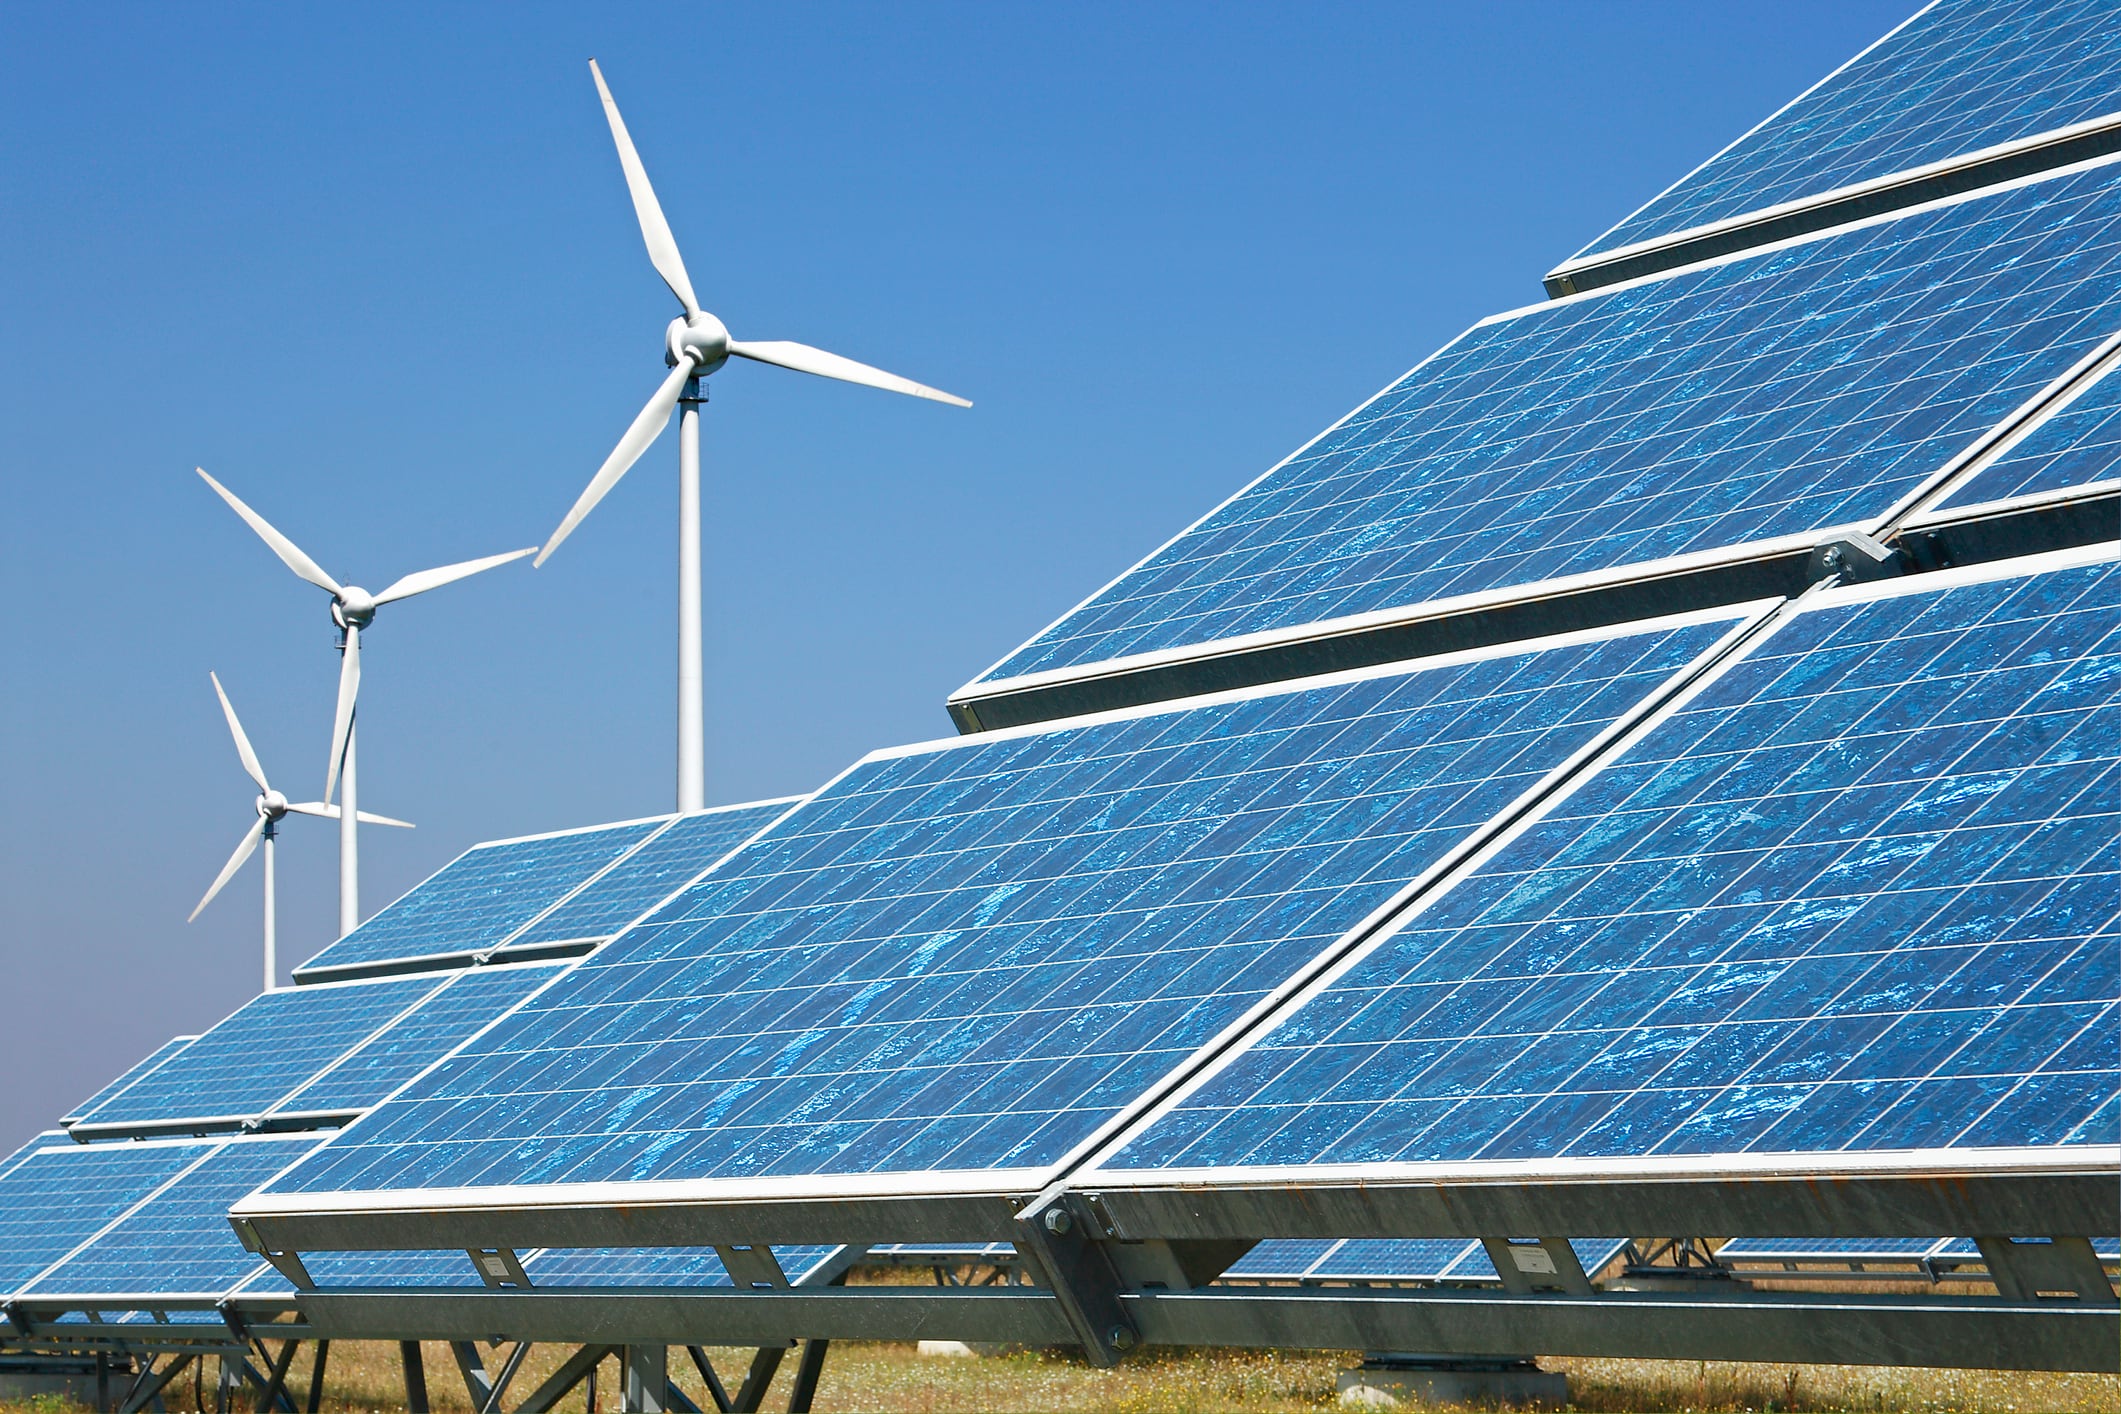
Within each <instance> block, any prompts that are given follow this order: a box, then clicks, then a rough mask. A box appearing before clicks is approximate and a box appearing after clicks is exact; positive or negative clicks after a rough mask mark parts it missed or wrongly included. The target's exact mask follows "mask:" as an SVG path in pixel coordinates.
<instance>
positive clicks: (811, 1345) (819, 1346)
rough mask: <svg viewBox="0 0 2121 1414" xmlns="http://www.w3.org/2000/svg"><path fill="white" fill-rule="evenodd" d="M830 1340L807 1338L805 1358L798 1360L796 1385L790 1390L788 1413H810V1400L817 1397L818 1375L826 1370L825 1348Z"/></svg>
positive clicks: (804, 1349)
mask: <svg viewBox="0 0 2121 1414" xmlns="http://www.w3.org/2000/svg"><path fill="white" fill-rule="evenodd" d="M829 1344H830V1342H829V1341H823V1340H806V1341H804V1342H803V1358H802V1359H801V1360H799V1361H797V1362H796V1367H795V1386H794V1388H792V1389H790V1390H789V1392H788V1414H810V1401H811V1400H813V1399H815V1398H816V1397H817V1381H818V1376H819V1375H822V1374H823V1373H824V1372H825V1348H826V1346H827V1345H829Z"/></svg>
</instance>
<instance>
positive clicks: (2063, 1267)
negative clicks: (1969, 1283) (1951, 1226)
mask: <svg viewBox="0 0 2121 1414" xmlns="http://www.w3.org/2000/svg"><path fill="white" fill-rule="evenodd" d="M1974 1245H1975V1246H1976V1247H1979V1248H1980V1249H1981V1260H1982V1261H1984V1262H1986V1263H1988V1275H1989V1280H1991V1281H1993V1282H1995V1283H1996V1292H1997V1294H1998V1295H2000V1296H2001V1297H2003V1299H2004V1300H2006V1301H2018V1302H2025V1303H2028V1304H2029V1303H2031V1302H2035V1301H2081V1302H2083V1303H2085V1304H2086V1305H2089V1306H2115V1305H2121V1297H2116V1296H2115V1295H2114V1287H2113V1283H2112V1281H2110V1280H2109V1279H2108V1277H2107V1275H2106V1268H2105V1267H2104V1266H2103V1265H2102V1264H2101V1263H2100V1261H2099V1254H2098V1253H2097V1252H2094V1251H2093V1250H2092V1244H2091V1239H2090V1238H2088V1237H1977V1238H1975V1239H1974Z"/></svg>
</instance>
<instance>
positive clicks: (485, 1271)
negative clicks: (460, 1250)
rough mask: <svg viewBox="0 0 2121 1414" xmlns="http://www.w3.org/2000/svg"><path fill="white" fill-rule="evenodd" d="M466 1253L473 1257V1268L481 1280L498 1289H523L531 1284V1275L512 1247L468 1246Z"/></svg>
mask: <svg viewBox="0 0 2121 1414" xmlns="http://www.w3.org/2000/svg"><path fill="white" fill-rule="evenodd" d="M464 1255H465V1256H467V1257H469V1258H471V1266H472V1270H474V1271H476V1272H477V1273H478V1274H479V1280H480V1281H483V1282H485V1283H486V1284H487V1285H488V1286H490V1287H492V1288H494V1289H495V1290H497V1291H508V1290H517V1291H521V1290H527V1289H528V1288H529V1286H530V1276H529V1274H528V1273H526V1272H525V1271H524V1270H523V1264H522V1262H521V1261H519V1260H518V1259H517V1258H516V1254H515V1249H514V1248H512V1247H467V1248H465V1249H464Z"/></svg>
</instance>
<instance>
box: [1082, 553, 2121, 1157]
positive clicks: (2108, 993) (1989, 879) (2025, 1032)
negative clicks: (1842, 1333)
mask: <svg viewBox="0 0 2121 1414" xmlns="http://www.w3.org/2000/svg"><path fill="white" fill-rule="evenodd" d="M2117 689H2121V570H2117V569H2116V567H2115V566H2114V565H2113V564H2112V563H2103V564H2093V565H2089V566H2080V567H2076V568H2068V569H2058V570H2054V571H2052V572H2049V573H2046V574H2041V575H2037V576H2033V577H2029V578H2012V579H2000V580H1991V581H1987V582H1974V583H1961V584H1959V585H1957V586H1956V587H1952V588H1946V589H1941V590H1940V589H1937V588H1935V587H1933V586H1932V585H1926V584H1922V583H1920V582H1917V583H1914V584H1911V585H1908V586H1907V587H1906V591H1905V592H1900V593H1895V594H1890V595H1886V596H1883V597H1877V598H1857V599H1855V600H1854V601H1853V602H1841V603H1832V602H1831V601H1829V604H1828V605H1827V606H1823V607H1819V608H1816V609H1814V610H1812V611H1811V612H1807V613H1803V614H1800V615H1798V616H1797V617H1796V618H1794V619H1793V620H1792V621H1790V622H1789V623H1787V624H1786V625H1785V626H1784V627H1782V628H1781V629H1780V630H1779V631H1778V632H1776V633H1775V634H1773V635H1772V636H1770V637H1768V638H1767V639H1765V640H1764V641H1762V642H1761V643H1760V644H1759V645H1758V646H1757V648H1756V649H1755V650H1754V651H1753V652H1752V653H1750V655H1749V656H1747V657H1746V658H1744V659H1743V660H1741V661H1740V662H1738V663H1737V664H1736V665H1735V666H1733V667H1732V668H1731V669H1730V670H1729V671H1728V672H1726V673H1725V674H1723V675H1722V676H1720V677H1719V678H1717V679H1716V680H1715V681H1714V682H1713V683H1712V684H1711V685H1710V686H1709V687H1708V688H1706V689H1705V690H1704V691H1703V692H1702V693H1701V694H1700V695H1699V696H1698V697H1695V698H1694V699H1693V700H1692V701H1690V702H1689V703H1687V704H1686V705H1685V707H1684V708H1683V710H1680V711H1678V712H1677V713H1676V714H1675V715H1673V716H1671V717H1669V718H1668V719H1667V720H1665V721H1664V722H1663V723H1662V724H1661V725H1659V726H1658V727H1656V728H1655V729H1654V730H1653V731H1651V732H1650V734H1649V735H1648V736H1647V737H1646V738H1645V739H1643V740H1642V741H1640V742H1638V743H1637V744H1636V745H1635V746H1633V747H1632V748H1631V749H1629V750H1628V751H1627V752H1626V753H1625V754H1624V755H1623V756H1622V757H1621V758H1620V759H1619V760H1618V761H1617V762H1616V763H1615V764H1613V765H1611V766H1608V767H1607V768H1605V769H1604V770H1602V771H1600V772H1599V773H1597V774H1596V775H1595V776H1593V777H1591V778H1590V779H1589V780H1588V781H1587V782H1585V783H1584V784H1583V785H1582V786H1581V787H1580V788H1578V789H1577V790H1576V791H1575V792H1573V793H1572V794H1570V795H1569V796H1568V797H1566V798H1565V799H1564V800H1562V801H1561V802H1560V803H1559V804H1558V805H1557V806H1556V807H1555V808H1554V810H1553V811H1552V813H1551V814H1550V815H1549V816H1547V817H1546V818H1544V819H1542V820H1540V821H1538V822H1537V823H1535V824H1533V825H1532V826H1531V827H1530V828H1528V829H1527V830H1526V832H1525V833H1524V834H1522V835H1521V836H1520V837H1519V838H1518V839H1516V840H1515V841H1514V842H1513V843H1511V844H1510V845H1509V846H1508V847H1506V848H1505V849H1503V850H1502V851H1501V852H1500V853H1499V854H1497V855H1496V856H1495V857H1494V858H1493V859H1492V860H1490V861H1489V862H1488V863H1486V864H1485V865H1483V866H1482V867H1481V868H1479V869H1478V870H1477V871H1476V872H1475V873H1474V874H1473V875H1472V876H1470V877H1469V878H1467V879H1466V880H1464V881H1462V882H1461V883H1459V884H1458V885H1456V886H1454V887H1453V888H1451V889H1450V890H1448V891H1447V892H1445V893H1444V894H1442V895H1441V896H1440V897H1438V898H1437V899H1436V900H1435V901H1434V903H1432V904H1431V905H1430V906H1429V907H1427V908H1426V909H1425V910H1424V911H1422V912H1421V913H1419V914H1418V915H1416V916H1415V917H1414V918H1413V919H1411V920H1410V921H1409V922H1408V924H1407V925H1406V926H1405V927H1404V928H1402V929H1401V930H1400V931H1399V932H1398V933H1397V934H1395V935H1394V936H1392V937H1390V938H1388V939H1386V940H1385V941H1383V942H1382V943H1381V944H1380V945H1379V946H1378V947H1377V948H1376V950H1375V951H1374V952H1372V953H1370V954H1369V955H1368V956H1366V957H1364V958H1361V959H1360V960H1358V961H1357V962H1355V963H1354V964H1353V965H1352V966H1351V967H1350V968H1349V970H1348V971H1347V972H1346V973H1345V975H1343V976H1341V977H1340V978H1338V979H1337V980H1336V981H1335V982H1333V983H1332V984H1331V985H1330V986H1328V987H1326V988H1324V990H1322V991H1321V992H1320V993H1319V994H1318V995H1317V996H1315V997H1314V998H1313V999H1312V1000H1310V1001H1309V1002H1308V1003H1306V1004H1305V1005H1304V1006H1303V1007H1302V1008H1300V1009H1299V1010H1297V1011H1296V1012H1295V1013H1294V1014H1293V1015H1292V1016H1290V1017H1289V1018H1288V1019H1287V1020H1286V1021H1285V1022H1284V1023H1283V1024H1281V1025H1280V1026H1279V1027H1277V1028H1275V1029H1273V1030H1270V1031H1268V1032H1267V1033H1265V1035H1264V1036H1263V1037H1262V1038H1261V1039H1260V1040H1259V1041H1257V1042H1256V1043H1254V1044H1253V1045H1252V1046H1251V1047H1250V1049H1249V1050H1247V1051H1245V1052H1243V1053H1242V1054H1241V1055H1240V1056H1239V1057H1238V1058H1237V1059H1236V1060H1235V1061H1234V1062H1233V1063H1231V1064H1230V1065H1229V1066H1228V1067H1227V1068H1226V1069H1224V1070H1223V1071H1222V1072H1221V1073H1219V1074H1217V1075H1215V1076H1214V1077H1213V1078H1211V1079H1210V1080H1208V1081H1207V1082H1206V1083H1205V1084H1204V1085H1203V1086H1202V1087H1201V1088H1200V1089H1199V1090H1198V1091H1197V1092H1196V1093H1194V1094H1193V1095H1191V1096H1190V1097H1187V1098H1186V1099H1185V1100H1184V1101H1182V1102H1181V1103H1180V1104H1179V1106H1178V1107H1177V1108H1176V1109H1175V1110H1173V1111H1172V1112H1171V1113H1168V1114H1166V1115H1164V1116H1163V1117H1162V1118H1160V1119H1159V1120H1157V1121H1156V1122H1154V1123H1153V1124H1152V1125H1150V1126H1149V1127H1148V1128H1147V1129H1146V1131H1145V1132H1143V1133H1142V1134H1140V1135H1139V1136H1138V1137H1136V1138H1135V1139H1134V1140H1133V1141H1132V1142H1131V1143H1130V1144H1129V1145H1128V1146H1127V1147H1126V1148H1125V1149H1124V1150H1122V1151H1121V1152H1120V1154H1119V1155H1118V1156H1117V1157H1116V1158H1115V1159H1112V1160H1110V1161H1108V1162H1107V1165H1106V1167H1108V1168H1111V1169H1159V1168H1176V1169H1185V1168H1197V1167H1226V1166H1256V1165H1305V1164H1334V1163H1365V1162H1395V1161H1396V1162H1415V1161H1458V1160H1468V1159H1509V1158H1530V1157H1542V1156H1552V1155H1572V1156H1590V1157H1603V1156H1626V1155H1640V1154H1706V1153H1721V1152H1732V1151H1753V1152H1790V1151H1800V1152H1816V1151H1821V1150H1843V1149H1857V1150H1864V1149H1872V1150H1875V1149H1910V1148H1926V1147H1933V1146H1947V1145H1958V1146H1987V1145H2049V1144H2083V1143H2107V1144H2111V1143H2114V1142H2116V1140H2117V1139H2121V1102H2117V1100H2116V1098H2115V1096H2116V1092H2117V1089H2121V1009H2117V999H2121V948H2117V947H2116V946H2115V941H2114V933H2115V930H2116V928H2117V926H2121V701H2117V699H2116V691H2117Z"/></svg>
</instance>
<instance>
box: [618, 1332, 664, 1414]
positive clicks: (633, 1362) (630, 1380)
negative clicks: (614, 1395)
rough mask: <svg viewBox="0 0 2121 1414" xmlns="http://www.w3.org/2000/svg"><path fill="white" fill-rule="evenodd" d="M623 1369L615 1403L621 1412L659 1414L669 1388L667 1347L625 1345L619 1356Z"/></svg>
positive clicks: (662, 1409)
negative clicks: (623, 1376)
mask: <svg viewBox="0 0 2121 1414" xmlns="http://www.w3.org/2000/svg"><path fill="white" fill-rule="evenodd" d="M620 1365H621V1367H622V1369H623V1370H624V1372H625V1382H624V1384H623V1385H622V1386H621V1394H620V1399H621V1403H620V1405H619V1407H620V1408H621V1409H622V1410H624V1411H625V1414H663V1411H664V1409H665V1408H667V1407H668V1405H667V1402H666V1395H667V1394H668V1392H669V1389H670V1348H669V1347H668V1346H664V1345H629V1346H627V1347H626V1349H625V1352H624V1354H623V1356H622V1357H621V1360H620Z"/></svg>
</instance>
